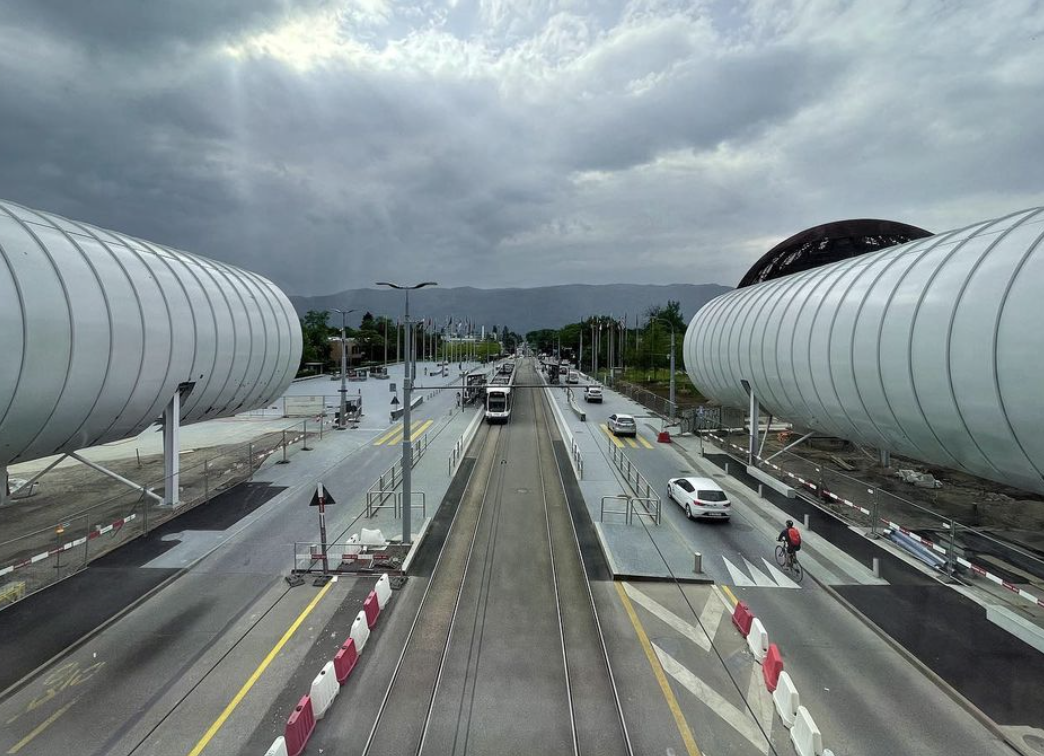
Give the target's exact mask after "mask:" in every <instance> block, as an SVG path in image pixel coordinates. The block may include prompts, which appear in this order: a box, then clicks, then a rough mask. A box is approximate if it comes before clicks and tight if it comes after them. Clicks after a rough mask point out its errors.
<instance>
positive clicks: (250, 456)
mask: <svg viewBox="0 0 1044 756" xmlns="http://www.w3.org/2000/svg"><path fill="white" fill-rule="evenodd" d="M247 469H248V470H249V471H250V477H253V476H254V445H253V444H247Z"/></svg>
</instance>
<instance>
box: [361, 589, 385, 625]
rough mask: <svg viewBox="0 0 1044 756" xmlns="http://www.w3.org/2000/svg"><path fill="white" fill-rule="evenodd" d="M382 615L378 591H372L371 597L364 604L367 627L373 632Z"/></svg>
mask: <svg viewBox="0 0 1044 756" xmlns="http://www.w3.org/2000/svg"><path fill="white" fill-rule="evenodd" d="M380 613H381V605H380V602H378V601H377V591H370V595H369V596H367V597H366V600H365V601H364V602H363V614H365V615H366V627H367V628H369V629H370V630H373V627H374V625H376V624H377V617H378V616H379V615H380Z"/></svg>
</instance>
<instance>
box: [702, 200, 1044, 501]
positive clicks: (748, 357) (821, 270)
mask: <svg viewBox="0 0 1044 756" xmlns="http://www.w3.org/2000/svg"><path fill="white" fill-rule="evenodd" d="M1042 237H1044V208H1038V209H1033V210H1026V211H1022V212H1018V213H1013V214H1011V215H1007V216H1005V217H1003V218H998V219H995V220H989V221H985V222H982V223H976V224H974V225H972V226H968V227H966V228H962V229H958V230H956V231H950V232H947V233H941V234H937V235H935V236H928V237H926V238H920V239H916V240H914V241H909V242H907V243H905V244H900V245H899V246H893V247H889V248H885V249H879V250H877V251H872V252H869V253H867V254H863V255H860V256H856V257H850V258H849V259H844V260H841V261H840V262H833V263H830V264H827V265H823V266H821V267H816V268H813V269H809V270H803V271H802V272H798V273H794V274H792V275H784V276H782V277H779V278H774V279H772V280H766V281H765V282H763V283H755V284H754V285H751V286H747V287H745V288H739V289H736V290H735V291H732V292H730V293H728V294H725V295H723V296H721V297H718V298H717V299H715V300H712V301H711V302H710V303H708V304H707V305H706V306H704V307H703V309H701V310H700V311H699V312H698V313H697V314H696V316H695V317H694V318H693V320H692V322H691V323H690V325H689V328H688V331H687V333H686V335H685V345H684V357H685V366H686V370H687V371H688V374H689V376H690V377H691V378H692V381H693V383H694V384H695V385H696V386H697V387H698V388H699V389H700V390H701V391H702V392H703V393H704V395H706V396H708V397H711V398H713V399H716V400H718V401H719V402H721V403H722V404H723V405H727V406H733V407H746V406H748V403H749V401H750V397H749V394H748V391H747V388H749V389H750V390H751V391H752V392H753V393H754V395H755V396H756V398H757V401H759V402H760V404H761V406H762V407H763V408H765V409H766V410H768V411H769V412H771V413H772V414H773V415H775V416H777V417H781V418H785V419H787V420H789V421H791V422H792V423H794V424H795V425H796V426H798V427H800V428H803V429H805V430H815V431H820V432H824V433H829V434H831V435H835V436H838V437H841V438H846V439H849V440H851V441H855V442H857V443H862V444H867V445H870V446H874V447H877V448H880V449H884V450H888V451H892V452H895V453H898V454H902V455H905V456H908V457H912V458H914V459H919V460H922V461H924V462H928V463H933V464H938V465H942V466H946V467H950V468H955V469H959V470H964V471H966V472H968V473H971V474H973V475H978V476H981V477H983V478H988V479H992V480H996V481H1002V482H1004V483H1006V484H1009V485H1014V486H1018V487H1020V488H1024V489H1026V490H1031V491H1037V492H1044V479H1042V476H1041V472H1042V471H1044V400H1042V393H1041V389H1040V381H1041V376H1042V375H1044V322H1042V319H1041V313H1042V312H1044V307H1042V305H1041V287H1040V284H1041V282H1042V281H1044V243H1042ZM745 384H746V385H745Z"/></svg>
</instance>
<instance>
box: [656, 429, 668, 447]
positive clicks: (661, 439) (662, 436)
mask: <svg viewBox="0 0 1044 756" xmlns="http://www.w3.org/2000/svg"><path fill="white" fill-rule="evenodd" d="M656 441H657V442H658V443H661V444H669V443H671V434H670V433H668V432H667V431H665V430H662V431H660V432H659V434H657V436H656Z"/></svg>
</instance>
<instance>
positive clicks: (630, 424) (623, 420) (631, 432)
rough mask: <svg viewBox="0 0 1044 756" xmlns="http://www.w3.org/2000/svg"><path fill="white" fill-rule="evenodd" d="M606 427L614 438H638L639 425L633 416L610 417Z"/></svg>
mask: <svg viewBox="0 0 1044 756" xmlns="http://www.w3.org/2000/svg"><path fill="white" fill-rule="evenodd" d="M606 426H607V427H608V428H609V430H610V431H612V432H613V435H614V436H637V435H638V424H637V423H636V422H635V421H634V417H632V416H631V415H609V420H607V421H606Z"/></svg>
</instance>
